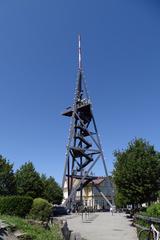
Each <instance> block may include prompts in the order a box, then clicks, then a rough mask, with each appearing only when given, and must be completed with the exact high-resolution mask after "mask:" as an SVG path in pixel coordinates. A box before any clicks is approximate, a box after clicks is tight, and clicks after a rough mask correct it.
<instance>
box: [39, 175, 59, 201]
mask: <svg viewBox="0 0 160 240" xmlns="http://www.w3.org/2000/svg"><path fill="white" fill-rule="evenodd" d="M41 179H42V182H43V185H44V192H43V198H45V199H47V200H48V201H49V202H50V203H53V204H60V203H61V202H62V199H63V191H62V189H61V188H60V186H59V185H58V183H57V182H56V181H55V179H54V178H53V177H51V176H50V177H49V178H47V177H46V176H45V175H44V174H42V176H41Z"/></svg>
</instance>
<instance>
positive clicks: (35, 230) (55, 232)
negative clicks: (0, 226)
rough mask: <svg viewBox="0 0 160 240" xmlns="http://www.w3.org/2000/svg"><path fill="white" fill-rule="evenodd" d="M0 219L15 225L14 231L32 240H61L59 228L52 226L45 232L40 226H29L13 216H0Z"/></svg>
mask: <svg viewBox="0 0 160 240" xmlns="http://www.w3.org/2000/svg"><path fill="white" fill-rule="evenodd" d="M0 219H1V220H4V221H5V222H6V223H8V224H11V225H15V226H16V229H18V230H20V231H22V232H24V233H26V234H27V235H28V236H31V237H32V239H34V240H44V239H46V240H62V238H61V236H60V232H59V227H58V226H57V225H54V226H53V227H51V229H50V230H45V229H44V228H43V227H41V226H37V225H31V224H29V223H27V221H26V220H25V219H22V218H20V217H15V216H8V215H0Z"/></svg>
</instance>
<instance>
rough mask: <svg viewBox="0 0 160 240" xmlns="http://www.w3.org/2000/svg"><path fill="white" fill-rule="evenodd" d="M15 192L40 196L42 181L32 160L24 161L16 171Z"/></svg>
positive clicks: (34, 196)
mask: <svg viewBox="0 0 160 240" xmlns="http://www.w3.org/2000/svg"><path fill="white" fill-rule="evenodd" d="M16 184H17V193H18V194H19V195H26V196H31V197H33V198H36V197H40V196H42V193H43V190H44V188H43V183H42V180H41V178H40V176H39V173H38V172H36V170H35V168H34V166H33V164H32V162H28V163H25V164H24V165H22V166H21V168H20V169H19V170H17V172H16Z"/></svg>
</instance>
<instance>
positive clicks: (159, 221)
mask: <svg viewBox="0 0 160 240" xmlns="http://www.w3.org/2000/svg"><path fill="white" fill-rule="evenodd" d="M137 220H143V221H145V222H146V223H148V224H151V223H156V224H157V225H158V226H159V229H160V218H155V217H148V216H143V215H139V214H136V215H134V221H133V224H134V226H135V227H137V228H139V229H144V230H149V228H147V227H144V226H142V225H140V224H137V223H136V221H137Z"/></svg>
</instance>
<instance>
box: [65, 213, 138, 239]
mask: <svg viewBox="0 0 160 240" xmlns="http://www.w3.org/2000/svg"><path fill="white" fill-rule="evenodd" d="M67 222H68V226H69V229H70V230H73V231H74V232H79V233H80V234H81V236H82V237H83V238H84V239H86V240H137V235H136V229H135V228H134V227H132V226H131V223H132V222H131V220H130V219H128V218H127V217H126V215H125V214H123V213H114V214H113V216H112V214H111V213H109V212H103V213H92V214H90V215H89V216H87V215H86V216H85V214H84V215H83V219H82V216H81V215H71V216H68V217H67Z"/></svg>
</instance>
